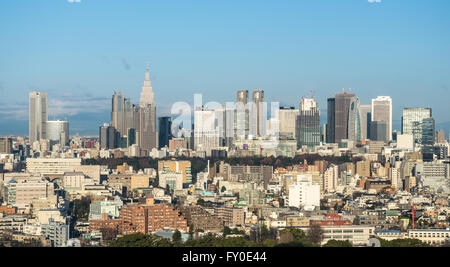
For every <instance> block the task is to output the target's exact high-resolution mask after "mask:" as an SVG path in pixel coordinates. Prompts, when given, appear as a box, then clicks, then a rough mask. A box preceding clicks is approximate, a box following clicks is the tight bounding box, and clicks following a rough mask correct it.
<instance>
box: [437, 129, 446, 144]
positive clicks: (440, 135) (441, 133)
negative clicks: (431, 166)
mask: <svg viewBox="0 0 450 267" xmlns="http://www.w3.org/2000/svg"><path fill="white" fill-rule="evenodd" d="M436 143H438V144H443V143H445V131H444V130H442V129H441V130H439V131H437V133H436Z"/></svg>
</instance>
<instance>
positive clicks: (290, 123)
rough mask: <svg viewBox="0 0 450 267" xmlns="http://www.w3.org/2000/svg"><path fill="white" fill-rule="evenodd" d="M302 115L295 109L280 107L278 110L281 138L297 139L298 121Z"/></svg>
mask: <svg viewBox="0 0 450 267" xmlns="http://www.w3.org/2000/svg"><path fill="white" fill-rule="evenodd" d="M299 114H300V111H299V110H298V109H295V108H294V107H280V109H279V110H278V122H279V128H278V130H279V136H280V137H285V138H289V139H296V135H297V133H296V127H295V124H296V121H297V117H298V115H299Z"/></svg>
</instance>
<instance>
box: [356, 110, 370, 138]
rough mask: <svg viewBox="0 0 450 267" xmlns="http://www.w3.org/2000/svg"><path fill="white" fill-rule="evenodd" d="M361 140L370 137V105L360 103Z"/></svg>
mask: <svg viewBox="0 0 450 267" xmlns="http://www.w3.org/2000/svg"><path fill="white" fill-rule="evenodd" d="M359 113H360V114H361V115H360V117H361V140H366V139H370V122H371V121H372V105H360V106H359Z"/></svg>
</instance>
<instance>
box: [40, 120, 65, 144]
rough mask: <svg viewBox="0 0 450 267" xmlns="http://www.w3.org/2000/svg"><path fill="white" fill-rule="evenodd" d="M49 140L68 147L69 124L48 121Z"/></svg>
mask: <svg viewBox="0 0 450 267" xmlns="http://www.w3.org/2000/svg"><path fill="white" fill-rule="evenodd" d="M46 129H47V139H48V140H50V141H51V142H53V143H59V144H60V145H63V146H67V145H68V144H69V122H68V121H47V122H46Z"/></svg>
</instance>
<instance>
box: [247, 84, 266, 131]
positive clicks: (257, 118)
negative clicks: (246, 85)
mask: <svg viewBox="0 0 450 267" xmlns="http://www.w3.org/2000/svg"><path fill="white" fill-rule="evenodd" d="M265 109H266V107H265V103H264V91H263V90H253V92H252V116H251V123H250V124H251V129H250V130H251V134H252V135H253V137H259V136H264V135H265V130H266V116H265V114H266V112H265Z"/></svg>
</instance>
